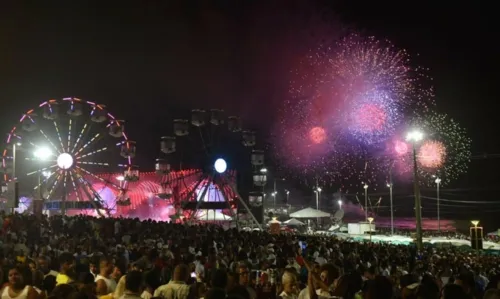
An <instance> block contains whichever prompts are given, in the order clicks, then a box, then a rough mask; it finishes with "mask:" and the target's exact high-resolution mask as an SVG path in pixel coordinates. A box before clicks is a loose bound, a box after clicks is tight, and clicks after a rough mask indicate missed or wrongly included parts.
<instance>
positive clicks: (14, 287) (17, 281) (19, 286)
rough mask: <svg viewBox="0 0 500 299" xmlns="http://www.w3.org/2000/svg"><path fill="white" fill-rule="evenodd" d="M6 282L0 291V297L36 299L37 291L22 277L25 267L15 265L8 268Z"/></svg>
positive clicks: (7, 298) (2, 298)
mask: <svg viewBox="0 0 500 299" xmlns="http://www.w3.org/2000/svg"><path fill="white" fill-rule="evenodd" d="M8 273H9V274H8V277H9V279H8V283H7V285H5V286H4V287H3V289H2V291H1V294H2V295H1V299H14V298H16V299H37V298H38V292H37V291H36V290H35V289H34V288H32V287H31V286H29V285H28V284H27V283H26V281H25V279H24V277H23V273H25V269H23V268H22V267H19V266H16V267H13V268H11V269H9V272H8Z"/></svg>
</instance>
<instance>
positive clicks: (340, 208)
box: [337, 199, 342, 210]
mask: <svg viewBox="0 0 500 299" xmlns="http://www.w3.org/2000/svg"><path fill="white" fill-rule="evenodd" d="M337 202H338V204H339V210H342V201H341V200H340V199H339V200H338V201H337Z"/></svg>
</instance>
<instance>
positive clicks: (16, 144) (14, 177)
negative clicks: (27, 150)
mask: <svg viewBox="0 0 500 299" xmlns="http://www.w3.org/2000/svg"><path fill="white" fill-rule="evenodd" d="M18 146H21V142H14V144H12V179H13V180H14V184H17V178H16V152H17V147H18ZM14 196H15V195H14ZM17 200H18V199H17V197H16V198H14V207H13V208H12V210H11V213H12V214H14V211H15V208H16V206H17V204H16V203H17Z"/></svg>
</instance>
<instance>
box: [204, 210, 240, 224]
mask: <svg viewBox="0 0 500 299" xmlns="http://www.w3.org/2000/svg"><path fill="white" fill-rule="evenodd" d="M196 219H197V220H199V221H230V220H233V218H232V217H231V216H227V215H224V214H223V213H221V212H220V211H217V210H198V212H197V213H196Z"/></svg>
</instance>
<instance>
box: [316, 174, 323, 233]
mask: <svg viewBox="0 0 500 299" xmlns="http://www.w3.org/2000/svg"><path fill="white" fill-rule="evenodd" d="M321 190H322V189H321V187H319V186H318V180H316V189H315V190H314V193H316V210H318V211H319V198H320V197H321ZM316 223H318V224H319V218H316Z"/></svg>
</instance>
